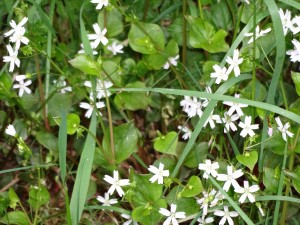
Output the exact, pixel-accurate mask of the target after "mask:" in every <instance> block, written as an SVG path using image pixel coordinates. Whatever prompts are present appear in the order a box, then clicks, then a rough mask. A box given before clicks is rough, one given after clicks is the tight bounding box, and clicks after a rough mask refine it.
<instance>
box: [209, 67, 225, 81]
mask: <svg viewBox="0 0 300 225" xmlns="http://www.w3.org/2000/svg"><path fill="white" fill-rule="evenodd" d="M213 68H214V70H215V72H213V73H211V74H210V77H211V78H216V80H215V83H216V84H219V83H221V81H222V80H223V81H226V80H227V79H228V73H227V69H226V67H222V68H221V67H220V66H219V65H214V66H213Z"/></svg>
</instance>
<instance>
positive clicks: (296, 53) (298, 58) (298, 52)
mask: <svg viewBox="0 0 300 225" xmlns="http://www.w3.org/2000/svg"><path fill="white" fill-rule="evenodd" d="M292 43H293V45H294V50H288V51H287V52H286V54H287V55H290V58H291V61H292V62H300V42H299V41H297V40H296V39H293V40H292Z"/></svg>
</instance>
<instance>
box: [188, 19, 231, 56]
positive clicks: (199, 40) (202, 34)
mask: <svg viewBox="0 0 300 225" xmlns="http://www.w3.org/2000/svg"><path fill="white" fill-rule="evenodd" d="M187 21H188V23H189V43H190V45H191V46H192V47H193V48H201V49H204V50H206V51H208V52H210V53H217V52H226V51H227V50H228V49H229V46H228V44H227V43H226V42H225V37H226V36H227V32H226V31H225V30H222V29H220V30H218V31H217V32H215V30H214V27H213V26H212V25H211V24H210V23H209V22H206V21H203V20H202V19H200V18H193V17H191V16H188V17H187Z"/></svg>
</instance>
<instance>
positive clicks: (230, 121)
mask: <svg viewBox="0 0 300 225" xmlns="http://www.w3.org/2000/svg"><path fill="white" fill-rule="evenodd" d="M239 118H240V117H239V115H238V114H233V115H229V114H228V112H225V113H224V117H223V118H221V121H217V122H223V123H224V125H225V127H224V133H227V132H229V131H230V130H232V131H236V130H237V127H236V125H235V124H234V121H236V120H238V119H239Z"/></svg>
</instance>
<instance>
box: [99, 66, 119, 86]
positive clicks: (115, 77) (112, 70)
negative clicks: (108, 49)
mask: <svg viewBox="0 0 300 225" xmlns="http://www.w3.org/2000/svg"><path fill="white" fill-rule="evenodd" d="M102 66H103V71H104V72H105V74H106V76H108V77H110V79H111V80H112V81H113V82H114V83H115V84H117V85H121V82H122V77H121V75H120V74H119V72H118V71H119V66H118V65H117V64H116V63H115V62H113V61H105V62H103V64H102ZM106 76H105V77H106Z"/></svg>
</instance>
